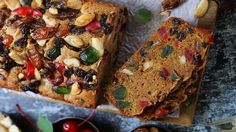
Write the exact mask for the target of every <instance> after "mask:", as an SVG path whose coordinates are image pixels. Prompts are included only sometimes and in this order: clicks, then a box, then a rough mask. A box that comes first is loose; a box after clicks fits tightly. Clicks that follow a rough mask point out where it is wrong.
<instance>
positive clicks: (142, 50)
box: [139, 48, 147, 57]
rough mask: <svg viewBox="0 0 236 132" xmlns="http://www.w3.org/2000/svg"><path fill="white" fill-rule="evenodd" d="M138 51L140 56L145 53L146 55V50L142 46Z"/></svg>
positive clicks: (143, 55)
mask: <svg viewBox="0 0 236 132" xmlns="http://www.w3.org/2000/svg"><path fill="white" fill-rule="evenodd" d="M139 53H140V55H141V56H142V57H145V56H146V55H147V52H146V50H145V49H144V48H143V49H141V50H140V51H139Z"/></svg>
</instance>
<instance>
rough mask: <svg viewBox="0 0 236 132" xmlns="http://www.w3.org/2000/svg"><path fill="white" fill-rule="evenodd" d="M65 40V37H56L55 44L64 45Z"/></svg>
mask: <svg viewBox="0 0 236 132" xmlns="http://www.w3.org/2000/svg"><path fill="white" fill-rule="evenodd" d="M65 43H66V42H65V40H64V39H63V38H55V39H54V44H55V46H57V47H62V46H63V45H64V44H65Z"/></svg>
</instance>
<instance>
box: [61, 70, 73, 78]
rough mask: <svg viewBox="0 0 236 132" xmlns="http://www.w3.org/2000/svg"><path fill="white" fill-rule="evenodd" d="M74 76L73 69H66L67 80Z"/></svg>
mask: <svg viewBox="0 0 236 132" xmlns="http://www.w3.org/2000/svg"><path fill="white" fill-rule="evenodd" d="M72 74H73V71H72V69H64V71H63V75H64V76H65V77H67V78H70V76H71V75H72Z"/></svg>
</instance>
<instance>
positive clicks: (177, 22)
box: [172, 18, 182, 26]
mask: <svg viewBox="0 0 236 132" xmlns="http://www.w3.org/2000/svg"><path fill="white" fill-rule="evenodd" d="M172 22H173V24H174V25H175V26H179V25H181V24H182V22H181V21H180V20H179V19H178V18H174V19H173V20H172Z"/></svg>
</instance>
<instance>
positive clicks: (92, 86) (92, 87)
mask: <svg viewBox="0 0 236 132" xmlns="http://www.w3.org/2000/svg"><path fill="white" fill-rule="evenodd" d="M82 87H83V88H86V89H95V88H96V87H97V84H89V83H84V84H83V85H82Z"/></svg>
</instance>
